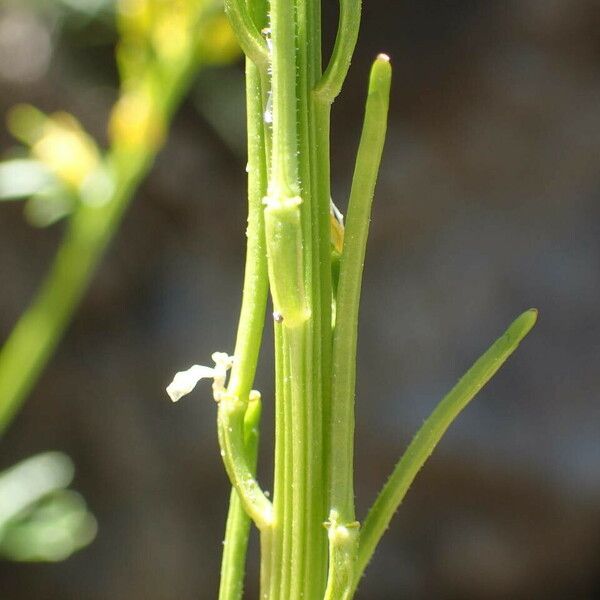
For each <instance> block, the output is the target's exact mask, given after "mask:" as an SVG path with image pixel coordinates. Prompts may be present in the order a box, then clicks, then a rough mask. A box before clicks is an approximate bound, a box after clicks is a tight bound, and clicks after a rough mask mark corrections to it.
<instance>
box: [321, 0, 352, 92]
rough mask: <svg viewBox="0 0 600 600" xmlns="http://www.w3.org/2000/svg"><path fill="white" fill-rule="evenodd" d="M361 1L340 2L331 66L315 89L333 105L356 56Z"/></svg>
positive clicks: (342, 0) (329, 65)
mask: <svg viewBox="0 0 600 600" xmlns="http://www.w3.org/2000/svg"><path fill="white" fill-rule="evenodd" d="M360 17H361V0H340V19H339V25H338V30H337V35H336V36H335V44H334V46H333V52H332V55H331V58H330V60H329V64H328V65H327V68H326V69H325V72H324V73H323V77H322V78H321V80H320V81H319V84H318V85H317V87H316V89H315V93H316V95H317V96H319V97H320V98H323V99H325V100H326V101H327V102H329V103H332V102H333V101H334V100H335V98H336V97H337V96H338V94H339V93H340V90H341V89H342V85H343V83H344V80H345V79H346V75H347V73H348V69H349V68H350V61H351V60H352V55H353V54H354V48H355V46H356V40H357V39H358V30H359V29H360Z"/></svg>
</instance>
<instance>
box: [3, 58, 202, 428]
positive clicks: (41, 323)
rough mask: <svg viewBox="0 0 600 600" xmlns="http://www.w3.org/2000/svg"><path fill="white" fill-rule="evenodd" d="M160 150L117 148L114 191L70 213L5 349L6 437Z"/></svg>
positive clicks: (168, 100) (168, 109)
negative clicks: (37, 287)
mask: <svg viewBox="0 0 600 600" xmlns="http://www.w3.org/2000/svg"><path fill="white" fill-rule="evenodd" d="M198 67H199V62H198V60H197V58H196V57H195V56H192V55H191V54H190V56H189V57H188V59H187V60H186V61H183V62H182V63H181V64H179V65H178V66H177V68H176V69H174V70H173V71H172V72H171V73H170V74H169V80H168V84H167V85H166V86H165V88H164V95H163V97H162V98H160V99H157V104H158V107H157V108H158V109H159V114H161V115H162V116H163V117H164V121H165V122H169V120H170V118H171V117H172V114H173V112H174V110H175V109H176V108H177V106H178V105H179V102H180V99H181V98H182V96H183V95H184V93H185V92H186V91H187V89H188V87H189V85H190V83H191V81H192V78H193V75H194V74H195V73H196V71H197V69H198ZM158 150H159V148H158V147H156V146H154V147H148V148H142V149H140V150H138V151H137V152H135V153H134V152H131V151H124V150H122V149H119V148H115V149H113V151H111V152H110V153H109V155H108V156H107V158H106V165H107V168H108V169H110V171H111V174H112V175H113V177H114V179H113V183H114V187H113V192H112V194H111V196H110V198H108V199H107V200H106V202H105V203H104V204H101V205H99V206H98V205H93V206H92V205H86V204H83V203H81V204H80V205H79V206H78V208H77V209H76V210H75V212H74V214H73V215H72V216H71V217H70V219H69V223H68V225H67V231H66V232H65V235H64V238H63V241H62V242H61V245H60V247H59V249H58V251H57V253H56V257H55V259H54V262H53V264H52V265H51V267H50V270H49V272H48V274H47V275H46V278H45V280H44V281H43V283H42V285H41V288H40V290H39V291H38V293H37V295H36V297H35V298H34V300H33V302H32V303H31V305H30V306H29V308H28V309H27V310H26V311H25V312H24V313H23V315H22V316H21V317H20V319H19V321H18V322H17V324H16V325H15V327H14V329H13V331H12V332H11V334H10V336H9V337H8V339H7V341H6V342H5V344H4V346H3V348H2V350H1V351H0V436H1V435H2V434H3V433H4V432H5V431H6V428H7V427H8V425H9V424H10V423H11V421H12V419H13V418H14V416H15V415H16V413H17V412H18V410H19V408H20V407H21V406H22V404H23V402H24V400H25V398H26V397H27V395H28V393H29V392H30V391H31V390H32V389H33V387H34V386H35V384H36V382H37V380H38V378H39V376H40V374H41V373H42V371H43V369H44V367H45V365H46V363H47V362H48V361H49V359H50V357H51V356H52V353H53V351H54V349H55V348H56V346H57V344H58V342H59V341H60V339H61V337H62V335H63V334H64V332H65V329H66V328H67V326H68V325H69V323H70V321H71V318H72V315H73V313H74V311H75V309H76V308H77V306H78V304H79V301H80V300H81V297H82V296H83V294H84V293H85V290H86V288H87V286H88V284H89V281H90V279H91V278H92V276H93V274H94V269H95V267H96V266H97V264H98V262H99V260H100V258H101V256H102V254H103V252H104V250H105V248H106V246H107V245H108V243H109V242H110V240H111V239H112V237H113V235H114V234H115V232H116V230H117V228H118V226H119V223H120V221H121V218H122V216H123V213H124V211H125V209H126V208H127V206H128V205H129V203H130V201H131V199H132V197H133V195H134V192H135V190H136V189H137V186H138V185H139V183H140V181H141V180H142V179H143V178H144V177H145V176H146V174H147V173H148V171H149V169H150V167H151V166H152V163H153V161H154V158H155V156H156V154H157V152H158Z"/></svg>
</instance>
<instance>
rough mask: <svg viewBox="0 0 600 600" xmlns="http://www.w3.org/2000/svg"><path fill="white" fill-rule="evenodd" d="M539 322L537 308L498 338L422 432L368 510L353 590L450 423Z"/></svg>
mask: <svg viewBox="0 0 600 600" xmlns="http://www.w3.org/2000/svg"><path fill="white" fill-rule="evenodd" d="M536 320H537V310H535V309H530V310H528V311H526V312H524V313H523V314H522V315H521V316H519V317H518V318H517V319H516V320H515V321H514V322H513V323H512V324H511V325H510V326H509V328H508V329H507V330H506V332H505V333H504V335H502V337H500V338H498V339H497V340H496V341H495V342H494V343H493V344H492V346H491V347H490V348H489V349H488V350H487V351H486V352H485V353H484V354H483V355H482V356H481V357H480V358H479V359H478V360H477V361H476V362H475V364H474V365H473V366H472V367H471V368H470V369H469V370H468V371H467V373H466V374H465V375H464V376H463V377H462V379H461V380H460V381H459V382H458V383H457V384H456V385H455V386H454V388H452V390H451V391H450V392H449V393H448V394H447V395H446V396H445V397H444V399H443V400H442V401H441V402H440V403H439V404H438V405H437V407H436V408H435V410H434V411H433V413H432V414H431V415H430V416H429V418H428V419H427V420H426V421H425V423H424V424H423V426H422V427H421V429H419V431H418V433H417V434H416V435H415V437H414V438H413V440H412V442H411V443H410V445H409V446H408V448H407V449H406V452H405V453H404V455H403V456H402V458H401V459H400V461H399V462H398V463H397V465H396V467H395V468H394V471H393V473H392V475H391V477H390V478H389V479H388V481H387V483H386V484H385V486H384V488H383V489H382V490H381V492H380V494H379V496H378V497H377V500H375V503H374V504H373V506H372V507H371V509H370V510H369V513H368V516H367V519H366V520H365V523H364V527H363V529H362V532H361V536H360V544H359V551H358V560H357V564H356V571H355V573H356V576H355V580H354V588H356V587H357V586H358V583H359V582H360V578H361V577H362V574H363V572H364V570H365V568H366V566H367V564H368V562H369V561H370V560H371V557H372V556H373V553H374V552H375V548H376V547H377V544H378V543H379V540H380V539H381V537H382V535H383V534H384V533H385V530H386V529H387V527H388V525H389V523H390V521H391V519H392V517H393V516H394V513H395V512H396V510H397V509H398V507H399V506H400V503H401V502H402V500H403V499H404V496H405V495H406V492H407V491H408V489H409V488H410V486H411V484H412V482H413V481H414V479H415V477H416V475H417V473H418V472H419V470H420V469H421V467H422V466H423V464H424V463H425V461H426V460H427V459H428V458H429V456H430V455H431V453H432V452H433V450H434V449H435V447H436V446H437V444H438V442H439V441H440V439H441V438H442V436H443V435H444V433H445V432H446V430H447V429H448V427H449V426H450V424H451V423H452V422H453V421H454V419H456V417H457V416H458V415H459V413H460V412H461V411H462V410H463V409H464V408H465V406H467V404H468V403H469V402H470V401H471V400H472V399H473V398H474V397H475V395H476V394H477V393H478V392H479V390H481V388H482V387H483V386H484V385H485V384H486V383H487V382H488V381H489V380H490V379H491V378H492V377H493V376H494V375H495V373H496V372H497V371H498V369H500V367H501V366H502V365H503V364H504V363H505V362H506V360H507V359H508V358H509V356H510V355H511V354H512V353H513V352H514V351H515V350H516V349H517V347H518V345H519V344H520V343H521V341H522V340H523V338H524V337H525V336H526V335H527V334H528V333H529V332H530V331H531V329H532V327H533V326H534V325H535V322H536Z"/></svg>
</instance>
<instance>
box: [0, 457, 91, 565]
mask: <svg viewBox="0 0 600 600" xmlns="http://www.w3.org/2000/svg"><path fill="white" fill-rule="evenodd" d="M73 475H74V467H73V463H72V461H71V459H70V458H69V457H68V456H67V455H65V454H63V453H61V452H45V453H44V454H38V455H37V456H33V457H31V458H28V459H26V460H24V461H22V462H20V463H18V464H17V465H15V466H14V467H11V468H10V469H7V470H6V471H3V472H2V473H0V554H1V555H3V556H5V557H7V558H10V559H12V560H18V561H58V560H64V559H65V558H68V557H69V556H70V555H71V554H73V552H76V551H77V550H79V549H80V548H82V547H83V546H86V545H87V544H89V543H90V542H91V541H92V540H93V539H94V537H95V535H96V530H97V524H96V519H95V518H94V516H93V515H92V514H91V513H90V512H89V511H88V509H87V506H86V503H85V500H84V499H83V498H82V497H81V495H80V494H78V493H77V492H74V491H72V490H68V489H65V488H66V487H67V486H68V485H69V484H70V483H71V481H72V480H73Z"/></svg>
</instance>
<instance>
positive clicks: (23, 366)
mask: <svg viewBox="0 0 600 600" xmlns="http://www.w3.org/2000/svg"><path fill="white" fill-rule="evenodd" d="M117 9H118V10H117V19H118V28H119V33H120V41H119V44H118V48H117V62H118V67H119V73H120V77H121V90H120V94H119V99H118V100H117V102H116V104H115V106H114V108H113V110H112V113H111V117H110V123H109V137H110V147H109V148H108V150H107V151H106V152H102V151H101V150H100V149H99V148H98V146H97V145H96V143H95V142H94V140H93V139H92V138H91V137H90V136H89V135H88V134H87V133H86V132H85V131H84V129H83V128H82V126H81V125H80V124H79V123H78V121H77V120H76V119H75V118H74V117H73V116H71V115H68V114H66V113H57V114H54V115H50V116H47V115H45V114H43V113H42V112H41V111H39V110H37V109H36V108H33V107H32V106H17V107H15V108H14V109H13V110H12V111H11V113H10V115H9V128H10V130H11V132H12V133H13V134H14V135H15V137H16V138H17V139H19V140H20V141H21V142H23V143H24V144H25V146H26V147H27V148H28V149H29V150H28V153H27V155H26V156H24V157H20V158H16V159H12V160H8V161H5V162H4V163H1V164H0V199H2V200H14V199H26V203H25V214H26V216H27V218H28V219H29V220H30V221H31V222H32V223H33V224H35V225H38V226H45V225H49V224H51V223H53V222H55V221H57V220H58V219H61V218H66V219H67V220H68V223H67V226H66V227H67V228H66V231H65V234H64V239H63V241H62V244H61V246H60V247H59V249H58V252H57V254H56V258H55V260H54V263H53V264H52V266H51V267H50V270H49V272H48V275H47V276H46V278H45V280H44V282H43V283H42V285H41V288H40V290H39V292H38V293H37V296H36V297H35V298H34V300H33V302H32V303H31V305H30V307H29V308H28V309H27V310H26V311H25V313H24V314H23V315H22V317H21V318H20V319H19V321H18V323H17V324H16V326H15V328H14V330H13V331H12V333H11V334H10V336H9V338H8V339H7V341H6V343H5V344H4V346H3V348H2V350H1V351H0V435H1V434H2V432H3V431H4V430H5V429H6V427H7V425H8V424H9V422H10V421H11V419H12V417H13V416H14V414H15V413H16V411H17V410H18V408H19V406H20V405H21V403H22V402H23V400H24V398H25V397H26V395H27V393H28V392H29V391H30V390H31V388H32V387H33V386H34V384H35V382H36V380H37V378H38V376H39V374H40V372H41V370H42V369H43V367H44V366H45V364H46V362H47V361H48V359H49V358H50V356H51V354H52V352H53V350H54V348H55V346H56V344H57V342H58V341H59V339H60V337H61V335H62V333H63V331H64V329H65V327H66V326H67V324H68V323H69V321H70V318H71V316H72V314H73V311H74V310H75V308H76V306H77V304H78V302H79V300H80V298H81V296H82V294H83V293H84V291H85V289H86V287H87V284H88V282H89V280H90V277H91V276H92V273H93V271H94V267H95V266H96V264H97V262H98V260H99V259H100V257H101V255H102V252H103V250H104V249H105V247H106V245H107V244H108V242H109V241H110V239H111V238H112V236H113V235H114V233H115V231H116V229H117V227H118V224H119V222H120V220H121V217H122V215H123V212H124V210H125V209H126V208H127V206H128V204H129V202H130V200H131V198H132V197H133V195H134V193H135V190H136V188H137V186H138V184H139V183H140V181H141V180H142V179H143V178H144V176H145V175H146V174H147V172H148V170H149V169H150V167H151V165H152V162H153V160H154V157H155V156H156V154H157V152H158V151H159V149H160V148H161V146H162V144H163V142H164V140H165V137H166V135H167V132H168V128H169V123H170V121H171V118H172V116H173V113H174V112H175V110H176V108H177V107H178V105H179V103H180V101H181V99H182V98H183V97H184V96H185V94H186V92H187V91H188V89H189V88H190V86H191V84H192V83H193V81H194V78H195V75H196V74H197V72H198V70H199V69H200V68H201V67H202V66H204V65H210V64H222V63H227V62H230V61H231V60H232V59H234V58H235V57H236V56H237V55H238V52H239V50H238V46H237V44H236V42H235V40H234V38H233V35H232V33H231V29H230V27H229V25H228V23H227V20H226V18H225V16H224V15H223V13H222V5H221V3H220V2H219V1H218V0H170V1H165V0H119V2H118V3H117Z"/></svg>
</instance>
